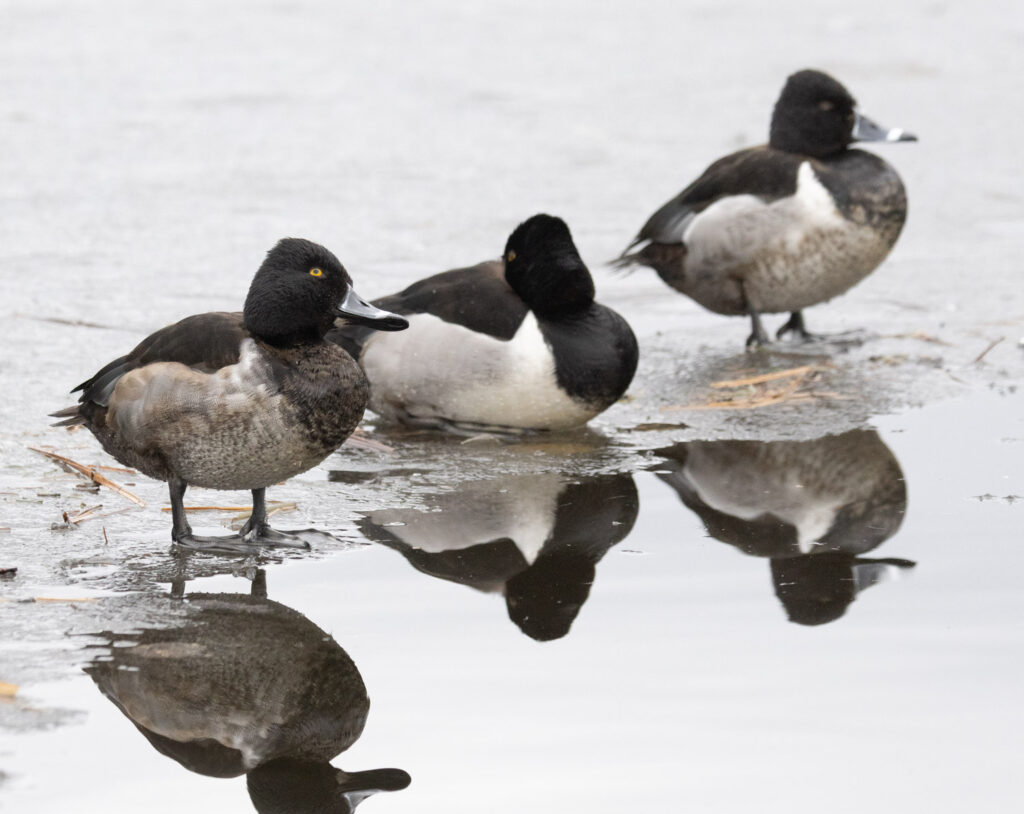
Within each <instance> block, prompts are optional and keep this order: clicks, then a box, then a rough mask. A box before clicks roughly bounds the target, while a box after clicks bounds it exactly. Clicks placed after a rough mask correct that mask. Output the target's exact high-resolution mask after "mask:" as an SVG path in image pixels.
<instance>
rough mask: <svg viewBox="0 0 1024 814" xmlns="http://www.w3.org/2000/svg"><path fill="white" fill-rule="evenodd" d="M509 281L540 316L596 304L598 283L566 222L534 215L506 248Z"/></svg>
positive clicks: (505, 258)
mask: <svg viewBox="0 0 1024 814" xmlns="http://www.w3.org/2000/svg"><path fill="white" fill-rule="evenodd" d="M503 260H504V261H505V279H506V280H507V281H508V284H509V285H510V286H512V289H513V290H514V291H515V292H516V294H518V295H519V296H520V297H521V298H522V300H523V302H525V303H526V304H527V305H528V306H529V307H530V309H531V310H532V311H533V312H534V313H536V314H538V315H539V316H547V317H557V316H561V315H564V314H571V313H573V312H576V311H582V310H584V309H586V308H588V307H589V306H590V304H591V303H593V301H594V281H593V279H592V278H591V276H590V271H589V270H588V269H587V267H586V265H585V264H584V262H583V259H582V258H581V257H580V253H579V252H578V251H577V250H576V244H575V243H573V242H572V235H571V234H569V227H568V226H566V225H565V221H563V220H562V219H561V218H556V217H553V216H551V215H534V216H533V217H532V218H529V219H528V220H525V221H523V222H522V223H521V224H519V226H517V227H516V228H515V231H513V232H512V234H511V235H510V236H509V238H508V242H507V243H506V244H505V254H504V255H503Z"/></svg>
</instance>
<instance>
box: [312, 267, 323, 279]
mask: <svg viewBox="0 0 1024 814" xmlns="http://www.w3.org/2000/svg"><path fill="white" fill-rule="evenodd" d="M309 273H310V274H311V275H312V276H313V277H323V276H324V270H323V269H310V270H309Z"/></svg>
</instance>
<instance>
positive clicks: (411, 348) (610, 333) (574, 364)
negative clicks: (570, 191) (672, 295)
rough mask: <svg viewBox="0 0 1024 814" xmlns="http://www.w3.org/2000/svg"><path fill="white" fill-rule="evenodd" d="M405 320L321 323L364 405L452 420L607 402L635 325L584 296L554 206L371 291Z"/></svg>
mask: <svg viewBox="0 0 1024 814" xmlns="http://www.w3.org/2000/svg"><path fill="white" fill-rule="evenodd" d="M374 304H375V305H376V306H378V307H380V308H384V309H387V310H389V311H393V312H394V313H397V314H402V315H403V316H405V317H406V318H407V319H408V320H409V330H408V331H405V332H403V333H402V334H394V335H389V336H385V335H383V334H379V335H375V334H373V333H372V332H370V331H367V330H365V329H363V328H360V327H358V326H352V325H341V324H339V325H338V326H337V327H336V328H335V330H333V331H331V332H330V333H329V334H328V339H333V340H334V341H335V342H338V343H339V344H341V345H342V347H344V348H345V349H346V350H348V351H349V352H350V353H351V354H352V355H353V356H354V357H355V358H356V359H357V360H358V361H359V363H360V364H361V365H362V367H363V370H364V371H365V372H366V376H367V378H368V379H369V381H370V409H372V410H373V411H374V412H376V413H377V414H378V415H380V416H382V417H383V418H385V419H388V420H393V421H399V422H402V423H405V424H411V425H414V426H424V427H434V428H440V429H447V430H453V431H456V432H464V431H465V432H476V431H480V430H497V431H513V432H517V431H523V430H560V429H567V428H570V427H576V426H579V425H582V424H585V423H586V422H587V421H589V420H590V419H592V418H593V417H594V416H596V415H597V414H598V413H600V412H602V411H603V410H606V409H607V408H608V407H610V406H611V405H612V404H614V403H615V402H616V401H617V400H618V399H619V398H620V397H621V396H622V394H623V393H625V392H626V388H627V387H629V383H630V381H631V380H632V378H633V373H634V372H635V371H636V364H637V344H636V337H635V336H634V335H633V331H632V330H631V329H630V327H629V325H628V324H627V323H626V321H625V320H624V319H623V318H622V317H621V316H619V314H617V313H615V311H613V310H611V309H610V308H607V307H605V306H603V305H601V304H599V303H597V302H595V301H594V281H593V280H592V279H591V276H590V271H589V270H588V269H587V267H586V265H584V263H583V260H582V258H581V257H580V255H579V252H578V251H577V249H576V246H575V244H574V243H573V240H572V236H571V235H570V233H569V227H568V226H566V225H565V222H564V221H562V220H561V219H560V218H556V217H552V216H551V215H534V216H533V217H532V218H530V219H528V220H527V221H525V222H524V223H522V224H520V225H519V226H518V227H516V229H515V231H513V232H512V234H511V236H510V237H509V238H508V242H507V243H506V246H505V251H504V254H503V256H502V259H501V260H497V261H494V260H492V261H488V262H485V263H480V264H478V265H475V266H471V267H470V268H463V269H456V270H454V271H446V272H443V273H441V274H436V275H434V276H433V277H427V278H426V279H423V280H420V281H418V282H415V283H413V284H412V285H410V286H409V287H408V288H406V289H405V290H404V291H402V292H400V293H398V294H392V295H391V296H388V297H383V298H381V299H379V300H376V301H375V303H374Z"/></svg>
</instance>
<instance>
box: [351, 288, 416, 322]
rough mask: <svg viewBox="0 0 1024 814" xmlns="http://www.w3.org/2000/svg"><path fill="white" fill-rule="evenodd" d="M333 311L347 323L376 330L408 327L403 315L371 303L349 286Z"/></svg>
mask: <svg viewBox="0 0 1024 814" xmlns="http://www.w3.org/2000/svg"><path fill="white" fill-rule="evenodd" d="M334 313H335V315H336V316H338V317H341V319H343V320H344V321H345V322H346V323H347V324H349V325H365V326H367V327H368V328H373V329H375V330H378V331H404V330H405V329H406V328H408V327H409V320H407V319H406V318H405V317H400V316H399V315H398V314H392V313H391V312H390V311H385V310H383V309H382V308H378V307H377V306H376V305H371V304H370V303H368V302H367V301H366V300H364V299H363V298H362V297H360V296H359V295H358V294H356V292H355V291H353V290H352V289H351V288H350V289H349V290H348V293H347V294H346V295H345V299H343V300H342V301H341V304H340V305H338V306H337V307H336V308H335V309H334Z"/></svg>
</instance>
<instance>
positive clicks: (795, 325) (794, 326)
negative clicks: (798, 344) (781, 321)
mask: <svg viewBox="0 0 1024 814" xmlns="http://www.w3.org/2000/svg"><path fill="white" fill-rule="evenodd" d="M788 333H794V334H796V335H797V336H798V337H800V339H802V340H803V341H804V342H813V341H814V340H815V339H817V338H818V337H817V336H815V335H814V334H812V333H811V332H810V331H808V330H807V328H806V326H805V325H804V315H803V313H802V312H800V311H793V312H792V313H791V314H790V315H789V320H788V321H787V322H786V324H785V325H783V326H782V327H781V328H779V330H778V332H777V333H776V334H775V338H776V339H782V337H784V336H785V335H786V334H788Z"/></svg>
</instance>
